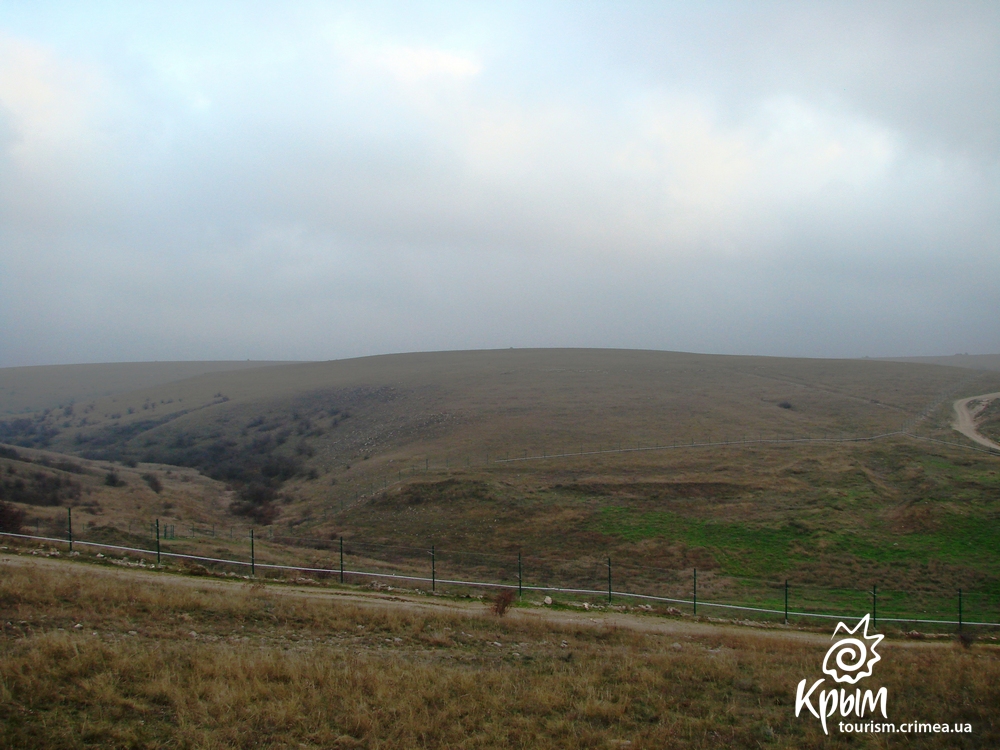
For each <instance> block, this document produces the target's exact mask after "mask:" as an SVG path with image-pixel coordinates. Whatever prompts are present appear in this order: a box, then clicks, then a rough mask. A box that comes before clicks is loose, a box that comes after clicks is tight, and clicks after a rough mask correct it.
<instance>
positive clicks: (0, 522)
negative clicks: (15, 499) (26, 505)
mask: <svg viewBox="0 0 1000 750" xmlns="http://www.w3.org/2000/svg"><path fill="white" fill-rule="evenodd" d="M23 523H24V511H23V510H21V509H20V508H18V507H16V506H14V505H11V504H10V503H5V502H4V501H3V500H0V531H6V532H7V533H8V534H20V533H21V524H23Z"/></svg>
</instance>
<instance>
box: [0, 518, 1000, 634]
mask: <svg viewBox="0 0 1000 750" xmlns="http://www.w3.org/2000/svg"><path fill="white" fill-rule="evenodd" d="M0 536H3V537H9V538H12V539H20V540H25V541H33V542H42V543H47V544H58V545H66V546H68V548H69V551H70V552H74V546H78V547H86V548H91V549H95V550H108V551H113V552H119V553H126V555H127V554H131V555H136V556H140V557H141V558H142V559H150V560H151V562H152V559H155V563H153V565H155V566H156V567H159V566H161V565H162V562H163V560H164V559H170V560H177V561H188V562H190V563H198V564H203V565H211V566H231V567H235V568H237V569H238V570H240V571H241V572H243V573H244V574H245V575H246V577H257V569H258V568H260V569H261V571H271V572H277V573H284V574H286V575H287V574H289V573H292V574H298V577H299V578H301V577H302V576H306V575H313V576H316V577H318V578H323V579H327V580H330V579H332V580H334V581H338V582H339V583H342V584H348V583H354V584H359V583H364V582H365V581H369V582H370V581H384V582H399V583H408V584H416V585H417V586H418V587H423V588H429V589H430V590H431V591H432V592H437V591H438V590H439V588H440V587H457V588H459V589H484V590H496V589H509V590H516V591H517V593H518V594H519V596H521V597H523V596H524V595H525V593H526V592H527V593H536V594H555V595H560V594H562V595H571V596H574V597H584V598H590V599H591V600H597V601H598V602H600V604H601V606H603V605H604V603H605V602H606V603H607V605H613V604H614V602H615V600H616V599H617V600H618V601H619V602H621V601H623V600H625V601H629V602H631V603H633V604H636V603H639V604H653V603H658V604H665V605H669V606H670V607H672V608H674V610H675V612H673V613H674V614H676V613H678V612H680V610H677V608H678V607H684V608H685V611H686V612H689V613H690V614H692V615H699V614H701V615H705V614H706V613H712V612H714V613H719V614H726V615H729V616H733V615H738V614H739V613H745V614H746V616H747V617H749V616H754V617H761V616H763V617H765V618H766V619H779V620H783V621H785V622H788V621H789V620H790V619H798V620H803V619H821V620H860V619H861V618H862V617H864V616H865V615H866V614H870V615H872V619H873V621H874V622H875V623H876V624H877V623H878V622H882V623H895V624H898V625H901V626H906V625H929V626H957V627H958V629H959V630H961V629H962V628H963V627H965V626H974V627H980V628H1000V617H997V616H996V614H993V617H992V619H991V618H990V617H989V615H990V614H991V613H993V612H994V610H998V609H1000V606H998V602H997V601H996V599H995V597H993V596H990V595H989V594H988V593H984V592H970V591H963V590H962V589H957V590H956V591H955V592H954V596H950V597H942V596H941V595H940V594H934V595H930V596H927V595H925V596H924V597H923V599H922V600H921V601H922V603H921V604H920V605H919V606H921V607H922V609H921V612H920V613H916V612H913V611H905V610H906V607H907V604H909V603H912V602H913V601H914V599H913V595H912V593H910V592H900V591H886V590H881V591H880V590H879V589H878V586H873V587H872V588H871V589H870V590H860V589H831V588H825V587H818V586H814V585H803V584H793V583H791V582H790V581H788V580H785V581H770V580H763V579H747V578H734V577H728V576H720V575H717V574H716V573H714V572H713V571H703V572H702V573H701V577H700V580H699V572H698V570H697V569H691V570H676V569H664V568H656V567H651V566H642V565H637V564H634V563H628V562H626V563H624V564H616V563H614V561H613V560H612V559H611V558H589V559H580V560H560V559H556V558H545V557H541V556H536V555H532V556H526V555H522V554H521V553H517V555H516V556H514V555H507V556H504V555H494V554H488V553H479V552H466V551H455V550H437V549H436V548H435V547H434V546H431V547H430V548H421V547H406V546H399V545H382V544H377V543H372V542H364V541H356V540H345V539H343V538H340V539H332V540H314V541H315V542H322V543H323V544H322V547H321V548H319V549H317V548H316V547H315V546H313V547H310V550H311V551H312V552H313V553H314V554H316V553H318V555H319V556H318V557H317V559H316V562H315V563H312V564H305V565H302V564H294V563H282V562H278V561H275V558H280V557H282V556H285V557H287V556H288V555H289V554H291V553H299V554H301V553H302V552H303V549H302V547H295V548H293V547H291V546H290V545H287V544H282V543H281V538H280V537H279V538H277V540H276V541H275V542H271V541H270V539H267V540H261V539H258V538H257V537H256V536H255V533H254V530H253V529H251V530H250V534H249V538H248V542H249V549H248V552H249V554H248V556H247V557H248V559H233V558H232V557H229V556H218V557H216V556H211V555H204V554H194V553H185V552H178V551H170V550H168V549H165V548H164V542H165V541H166V540H165V539H164V538H163V537H162V535H157V537H156V540H155V547H153V548H152V549H151V548H147V547H139V546H130V545H128V544H111V543H107V542H98V541H88V540H84V539H79V538H74V537H73V534H72V530H71V526H70V531H69V533H68V535H67V537H65V538H61V537H54V536H40V535H33V534H14V533H10V532H0ZM261 542H264V543H265V544H266V545H267V549H266V552H267V554H268V557H269V560H267V561H265V560H264V559H260V558H259V556H258V549H259V547H260V545H261ZM324 558H325V560H324ZM324 562H325V564H324ZM136 564H140V565H142V566H143V567H151V566H146V565H145V563H136ZM421 569H422V570H421ZM470 573H471V575H470ZM477 574H478V575H477ZM484 574H488V575H484ZM622 581H625V582H626V583H625V585H623V584H622ZM598 582H599V585H595V584H597V583H598ZM442 591H443V592H444V589H442ZM448 593H457V592H455V591H450V592H448ZM727 593H728V594H729V595H730V596H729V597H726V596H719V594H727ZM726 599H728V601H727V600H726ZM810 605H812V606H810ZM824 605H825V606H824ZM688 608H690V609H689V610H688ZM832 610H837V611H832ZM970 615H971V616H970Z"/></svg>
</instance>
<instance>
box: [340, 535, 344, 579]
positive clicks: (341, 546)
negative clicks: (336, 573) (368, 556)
mask: <svg viewBox="0 0 1000 750" xmlns="http://www.w3.org/2000/svg"><path fill="white" fill-rule="evenodd" d="M340 582H341V583H343V582H344V537H340Z"/></svg>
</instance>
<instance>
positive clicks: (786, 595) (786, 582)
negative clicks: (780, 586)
mask: <svg viewBox="0 0 1000 750" xmlns="http://www.w3.org/2000/svg"><path fill="white" fill-rule="evenodd" d="M787 624H788V579H787V578H786V579H785V625H787Z"/></svg>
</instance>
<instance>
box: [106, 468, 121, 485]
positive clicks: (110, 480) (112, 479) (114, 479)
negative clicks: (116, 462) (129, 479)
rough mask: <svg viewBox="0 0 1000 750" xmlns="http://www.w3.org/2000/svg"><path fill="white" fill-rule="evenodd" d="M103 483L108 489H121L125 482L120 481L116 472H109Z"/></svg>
mask: <svg viewBox="0 0 1000 750" xmlns="http://www.w3.org/2000/svg"><path fill="white" fill-rule="evenodd" d="M104 483H105V484H106V485H108V487H121V486H122V485H124V484H125V482H123V481H122V478H121V477H119V476H118V472H116V471H109V472H108V473H107V474H105V475H104Z"/></svg>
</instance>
